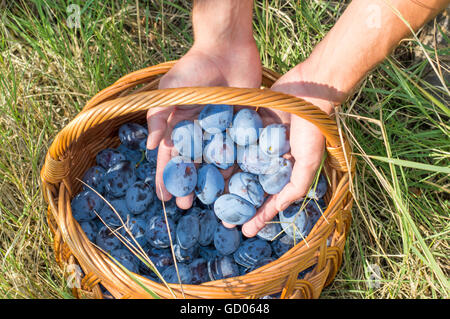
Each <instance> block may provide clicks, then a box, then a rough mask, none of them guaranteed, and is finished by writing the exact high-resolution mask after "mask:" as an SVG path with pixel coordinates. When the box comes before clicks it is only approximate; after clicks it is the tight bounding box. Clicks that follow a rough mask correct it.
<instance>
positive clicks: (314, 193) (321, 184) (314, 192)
mask: <svg viewBox="0 0 450 319" xmlns="http://www.w3.org/2000/svg"><path fill="white" fill-rule="evenodd" d="M327 190H328V183H327V179H326V178H325V175H324V174H320V176H319V180H318V181H317V185H314V184H313V185H311V189H310V190H309V192H308V194H306V197H308V198H312V199H315V200H319V199H321V198H322V197H323V196H324V195H325V194H326V192H327Z"/></svg>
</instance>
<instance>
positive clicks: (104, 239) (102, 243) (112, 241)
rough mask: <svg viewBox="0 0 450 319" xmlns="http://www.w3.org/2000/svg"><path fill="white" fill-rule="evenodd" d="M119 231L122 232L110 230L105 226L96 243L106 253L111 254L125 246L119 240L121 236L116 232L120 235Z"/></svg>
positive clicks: (99, 232)
mask: <svg viewBox="0 0 450 319" xmlns="http://www.w3.org/2000/svg"><path fill="white" fill-rule="evenodd" d="M119 231H120V230H116V229H114V228H111V229H110V228H108V227H106V226H103V227H101V228H100V230H99V231H98V233H97V237H96V239H95V243H96V244H97V246H98V247H100V248H101V249H103V250H104V251H105V252H107V253H110V252H111V251H113V250H115V249H117V248H120V247H122V246H123V244H122V242H121V241H120V239H119V237H120V235H118V234H116V232H117V233H118V232H119Z"/></svg>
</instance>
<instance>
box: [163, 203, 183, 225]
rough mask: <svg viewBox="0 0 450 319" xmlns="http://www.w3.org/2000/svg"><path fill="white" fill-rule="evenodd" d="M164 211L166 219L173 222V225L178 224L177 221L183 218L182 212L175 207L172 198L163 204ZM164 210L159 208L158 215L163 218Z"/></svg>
mask: <svg viewBox="0 0 450 319" xmlns="http://www.w3.org/2000/svg"><path fill="white" fill-rule="evenodd" d="M161 203H162V202H161ZM164 209H165V212H166V215H167V217H170V219H171V220H172V221H174V222H175V223H176V222H178V220H179V219H180V218H181V216H183V210H182V209H181V208H179V207H178V206H177V204H176V201H175V199H173V198H172V199H171V200H169V201H167V202H164ZM164 209H163V207H162V206H161V213H160V214H161V216H163V217H164Z"/></svg>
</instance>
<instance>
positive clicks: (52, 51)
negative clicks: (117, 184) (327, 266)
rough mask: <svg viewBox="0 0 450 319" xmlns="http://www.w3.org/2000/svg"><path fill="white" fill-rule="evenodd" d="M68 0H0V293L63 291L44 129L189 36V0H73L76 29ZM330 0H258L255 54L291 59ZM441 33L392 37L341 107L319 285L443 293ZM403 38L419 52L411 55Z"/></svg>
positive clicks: (389, 294)
mask: <svg viewBox="0 0 450 319" xmlns="http://www.w3.org/2000/svg"><path fill="white" fill-rule="evenodd" d="M71 3H73V2H72V1H43V0H41V1H38V0H34V1H26V2H25V1H17V2H13V1H10V2H5V1H4V2H1V3H0V52H1V54H0V92H1V93H0V112H1V117H0V134H1V139H0V154H1V155H0V177H1V178H0V194H1V195H0V262H1V267H0V269H1V270H0V271H1V274H0V296H1V297H2V298H70V297H71V295H70V290H69V289H68V288H66V285H65V279H64V277H63V273H62V271H61V270H60V269H59V267H58V266H57V265H56V263H55V261H54V260H55V259H54V255H53V250H52V238H51V234H50V230H49V228H48V226H47V224H46V218H45V216H46V205H45V203H44V201H43V197H42V194H41V190H40V178H39V173H40V168H41V166H42V163H43V160H44V157H45V154H46V150H47V149H48V147H49V145H50V143H51V141H52V139H53V138H54V136H55V135H56V134H57V132H58V131H59V130H60V129H61V128H62V127H64V126H65V125H66V124H67V123H68V122H69V121H70V120H71V119H72V118H73V117H74V116H75V115H76V114H77V112H78V111H79V110H80V109H81V108H82V107H83V105H84V104H85V103H86V102H87V100H88V99H89V98H90V97H92V96H93V95H94V94H95V93H96V92H98V91H99V90H101V89H103V88H105V87H106V86H108V85H110V84H111V83H112V82H114V81H115V80H117V79H118V78H119V77H121V76H123V75H125V74H127V73H129V72H131V71H134V70H137V69H140V68H143V67H146V66H149V65H154V64H157V63H160V62H164V61H169V60H173V59H178V58H180V57H181V56H182V55H183V54H184V53H185V52H186V51H187V50H188V49H189V47H190V45H191V44H192V32H191V23H190V21H189V16H190V2H189V1H182V0H180V1H154V2H151V3H148V2H143V1H141V2H137V1H103V2H100V1H78V2H77V1H74V3H79V4H80V7H81V26H80V28H69V27H68V26H67V24H66V21H67V19H68V15H69V14H68V13H67V11H66V9H67V6H68V5H69V4H71ZM136 4H138V5H139V10H137V6H136ZM344 9H345V5H344V3H342V2H337V1H314V2H313V1H294V0H289V1H275V0H271V1H258V2H257V5H256V7H255V14H254V30H255V32H254V34H255V38H256V40H257V43H258V46H259V49H260V53H261V58H262V62H263V65H264V66H266V67H269V68H272V69H274V70H276V71H279V72H281V73H283V72H286V71H287V70H289V69H290V68H291V67H293V66H294V65H296V64H297V63H299V62H301V61H303V60H304V59H305V58H306V57H307V56H308V55H309V53H310V52H311V51H312V49H313V47H314V45H315V44H317V43H318V42H319V41H320V40H321V39H322V38H323V37H324V36H325V34H326V33H327V31H328V30H329V29H330V28H331V27H332V26H333V24H334V23H335V21H336V19H337V18H338V17H339V16H340V15H341V14H342V12H343V10H344ZM437 27H438V28H439V27H440V25H439V24H437ZM446 31H448V30H440V32H441V33H442V34H444V38H445V32H446ZM446 39H447V45H446V47H444V48H435V47H434V46H430V45H426V44H422V45H421V44H420V43H418V42H417V38H414V37H411V39H408V40H406V41H403V42H402V44H401V46H400V47H399V48H398V49H397V50H396V51H395V52H394V53H393V55H392V56H391V57H390V58H389V59H388V60H386V61H385V62H384V63H383V64H381V65H380V66H379V67H378V68H377V69H375V70H373V71H372V72H371V74H370V75H369V76H368V77H367V78H366V80H365V81H364V82H363V83H362V84H361V86H360V87H359V89H358V91H357V92H356V93H355V94H354V95H353V96H352V97H351V98H350V99H349V100H348V101H347V102H346V103H344V105H343V107H342V111H341V113H340V114H339V125H340V127H341V128H342V130H343V131H345V133H346V134H347V135H348V136H349V139H350V142H351V144H352V146H353V151H354V153H355V156H356V157H357V158H358V163H357V166H356V172H355V175H354V184H353V192H354V195H355V205H354V209H353V211H352V214H353V222H352V225H351V229H350V234H349V236H348V240H347V245H346V247H345V250H344V256H343V257H344V262H343V264H342V267H341V269H340V270H339V272H338V274H337V276H336V278H335V280H334V282H333V283H332V284H331V285H330V286H329V287H327V288H326V289H325V290H324V291H323V293H322V296H321V297H322V298H448V297H449V291H450V289H449V281H448V278H449V273H450V266H449V237H450V228H449V217H450V214H449V213H450V207H449V204H450V201H449V199H450V196H449V194H450V190H449V185H450V181H449V158H450V143H449V141H450V139H449V135H450V134H449V129H450V126H449V124H448V123H449V109H448V106H447V104H448V95H447V93H446V92H447V91H446V90H444V89H443V88H442V87H441V88H439V87H438V86H433V85H432V84H430V83H428V82H427V81H426V80H425V78H426V75H427V72H429V70H430V69H431V68H430V63H433V64H434V65H435V69H436V70H438V72H437V73H440V72H444V73H445V72H448V69H449V66H448V64H445V59H444V57H445V56H448V54H449V49H448V48H449V46H448V38H446ZM417 51H422V52H426V54H427V55H428V57H429V59H428V58H422V59H414V56H415V52H417ZM437 61H439V63H437ZM431 72H435V71H434V70H432V71H431ZM441 79H442V77H441ZM447 86H448V83H447ZM438 95H441V96H444V97H445V98H447V102H444V101H442V100H439V99H438V98H436V96H438ZM446 103H447V104H446ZM371 265H376V267H379V269H380V274H381V278H382V280H381V285H380V287H378V288H370V287H369V285H368V279H370V276H371V270H370V267H371Z"/></svg>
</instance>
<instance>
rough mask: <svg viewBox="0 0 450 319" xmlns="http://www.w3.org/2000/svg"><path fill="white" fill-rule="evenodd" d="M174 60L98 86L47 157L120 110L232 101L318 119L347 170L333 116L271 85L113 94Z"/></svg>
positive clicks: (56, 157) (60, 154) (54, 158)
mask: <svg viewBox="0 0 450 319" xmlns="http://www.w3.org/2000/svg"><path fill="white" fill-rule="evenodd" d="M173 65H174V62H169V63H163V64H160V65H156V66H153V67H149V68H146V69H142V70H139V71H136V72H133V73H130V74H128V75H126V76H124V77H123V78H121V79H119V80H118V81H117V82H115V83H114V84H113V85H112V86H111V87H108V88H106V89H104V90H102V91H100V92H99V93H98V94H97V95H96V96H94V97H93V98H92V99H91V100H90V101H89V102H88V103H87V104H86V106H85V108H84V109H83V111H82V112H80V113H79V114H78V115H77V116H76V117H75V118H74V119H73V120H72V121H71V122H70V123H69V124H68V125H67V126H66V127H64V128H63V129H62V130H61V131H60V132H59V133H58V135H57V136H56V137H55V140H54V141H53V143H52V145H51V146H50V148H49V151H48V154H47V161H50V162H52V164H57V163H55V162H59V161H61V160H63V159H64V154H65V152H66V151H67V149H68V147H69V146H70V144H71V143H72V142H74V141H76V140H77V139H78V138H79V137H80V136H81V135H82V134H83V133H84V132H86V131H87V130H88V129H90V128H92V127H94V126H97V125H100V124H102V123H103V122H105V121H108V120H111V119H114V118H116V117H119V116H124V115H126V114H130V113H134V112H139V111H145V110H148V109H150V108H152V107H167V106H171V105H198V104H232V105H244V106H253V107H267V108H272V109H277V110H281V111H285V112H289V113H292V114H295V115H297V116H299V117H301V118H303V119H306V120H308V121H309V122H311V123H313V124H314V125H316V126H317V127H318V128H319V130H320V131H321V132H322V134H323V135H324V136H325V138H326V141H327V150H328V151H329V152H328V153H329V155H331V156H330V160H331V163H332V165H333V166H334V167H335V168H337V169H338V170H340V171H348V169H347V167H348V165H347V164H346V158H345V154H344V149H346V150H349V149H348V144H347V143H346V142H344V144H345V145H344V146H343V144H342V143H341V137H340V135H339V132H338V129H337V126H336V122H335V120H334V119H333V118H331V117H330V116H329V115H328V114H326V113H325V112H323V111H322V110H321V109H319V108H318V107H317V106H314V105H313V104H311V103H309V102H307V101H305V100H303V99H300V98H297V97H295V96H292V95H288V94H284V93H280V92H276V91H271V90H269V89H248V88H233V87H189V88H172V89H160V90H150V91H141V92H138V93H132V94H129V95H126V96H121V97H115V96H117V95H118V94H119V93H120V92H123V91H124V90H127V89H129V88H130V87H133V86H135V85H136V84H139V83H145V82H148V79H149V74H150V75H152V76H153V77H154V75H155V74H163V73H166V72H167V71H168V70H170V68H171V67H172V66H173ZM266 74H267V70H266ZM268 74H269V75H271V76H273V77H275V78H276V77H277V76H278V75H277V74H276V73H275V72H271V73H268ZM266 77H267V75H266ZM266 80H267V79H266ZM158 81H159V79H156V85H157V82H158ZM154 82H155V81H154ZM269 82H270V79H269ZM153 86H155V85H153ZM114 97H115V98H114ZM64 166H65V165H64ZM50 167H53V168H58V169H62V168H61V167H59V165H44V167H43V170H44V171H45V170H48V169H52V168H50ZM48 173H52V172H48ZM53 173H55V172H53ZM61 173H62V172H61ZM44 175H47V174H44ZM51 175H53V174H51ZM57 175H60V174H57Z"/></svg>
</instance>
